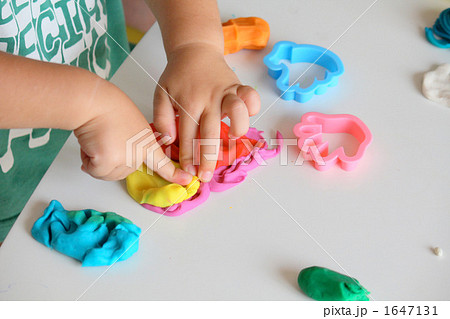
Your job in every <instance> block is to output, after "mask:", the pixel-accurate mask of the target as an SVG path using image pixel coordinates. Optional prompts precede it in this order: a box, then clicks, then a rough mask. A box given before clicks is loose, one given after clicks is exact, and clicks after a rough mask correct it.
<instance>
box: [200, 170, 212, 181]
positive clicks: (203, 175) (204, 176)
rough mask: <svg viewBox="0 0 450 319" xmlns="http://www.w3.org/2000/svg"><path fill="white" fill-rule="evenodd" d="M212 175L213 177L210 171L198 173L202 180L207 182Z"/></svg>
mask: <svg viewBox="0 0 450 319" xmlns="http://www.w3.org/2000/svg"><path fill="white" fill-rule="evenodd" d="M212 177H213V174H212V173H211V172H210V171H206V172H200V173H199V174H198V178H200V180H201V181H202V182H205V183H208V182H209V181H210V180H211V178H212Z"/></svg>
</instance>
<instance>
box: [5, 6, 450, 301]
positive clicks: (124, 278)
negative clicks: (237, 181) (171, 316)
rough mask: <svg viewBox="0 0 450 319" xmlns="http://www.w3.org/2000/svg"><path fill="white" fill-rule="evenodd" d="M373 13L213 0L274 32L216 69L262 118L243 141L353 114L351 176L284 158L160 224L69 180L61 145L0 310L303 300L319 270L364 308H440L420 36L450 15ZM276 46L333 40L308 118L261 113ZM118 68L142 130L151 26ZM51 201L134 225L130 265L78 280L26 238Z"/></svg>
mask: <svg viewBox="0 0 450 319" xmlns="http://www.w3.org/2000/svg"><path fill="white" fill-rule="evenodd" d="M372 3H373V2H372V1H369V0H341V1H335V0H317V1H307V0H295V1H289V0H284V1H257V0H247V1H237V0H227V1H220V2H219V6H220V10H221V16H222V20H223V21H226V20H228V19H230V18H233V17H245V16H258V17H261V18H264V19H265V20H267V21H268V22H269V24H270V27H271V38H270V41H269V44H268V46H267V48H266V49H264V50H262V51H241V52H239V53H236V54H232V55H229V56H227V57H226V60H227V62H228V63H229V65H230V66H231V67H232V68H234V70H235V72H236V73H237V74H238V76H239V77H240V79H241V81H242V82H243V83H246V84H249V85H252V86H254V87H256V89H257V90H258V92H259V93H260V95H261V101H262V111H261V113H262V112H264V111H266V110H267V112H266V113H265V114H264V115H263V116H262V117H261V118H260V119H259V120H258V121H257V122H256V124H255V127H257V128H258V129H261V130H264V131H265V136H266V137H267V138H271V137H274V136H275V133H276V130H280V131H281V133H282V134H283V135H284V137H285V138H293V137H294V135H293V133H292V128H293V126H294V124H295V123H297V122H299V121H300V117H301V116H302V115H303V114H304V113H306V112H310V111H318V112H323V113H329V114H333V113H337V114H339V113H348V114H353V115H356V116H358V117H359V118H360V119H362V120H363V121H364V122H365V123H366V124H367V126H368V127H369V128H370V130H371V132H372V134H373V137H374V139H373V143H372V145H371V146H370V147H369V149H368V151H367V153H366V155H365V157H364V158H363V160H362V161H361V162H360V164H359V165H358V167H357V169H355V170H354V171H352V172H345V171H343V170H341V169H340V168H338V167H335V168H332V169H330V170H329V171H327V172H319V171H317V170H315V169H314V168H313V167H312V166H311V165H310V164H308V163H305V164H304V165H302V166H295V165H294V164H293V163H292V161H294V160H295V159H296V156H297V155H298V150H296V148H295V147H293V146H291V147H290V148H289V152H288V153H289V158H288V165H287V166H283V165H281V164H282V163H281V160H280V157H278V158H275V159H272V160H270V161H269V165H268V166H267V167H260V168H257V169H255V170H254V171H252V172H250V173H249V177H248V179H247V180H246V182H245V183H243V184H241V185H239V186H237V187H235V188H233V189H231V190H229V191H227V192H223V193H212V194H211V196H210V198H209V200H208V201H207V202H206V203H204V204H203V205H201V206H200V207H198V208H196V209H194V210H192V211H190V212H188V213H186V214H185V215H183V216H181V217H176V218H173V217H165V216H163V217H162V218H160V215H158V214H156V213H153V212H150V211H148V210H146V209H144V208H142V207H140V206H139V205H138V204H137V203H135V202H134V201H133V200H132V199H131V197H129V196H128V194H127V192H126V190H125V183H124V182H103V181H98V180H95V179H93V178H91V177H89V176H87V175H86V174H84V173H82V172H81V171H80V169H79V167H80V165H81V161H80V159H79V148H78V144H77V142H76V139H75V138H74V137H73V136H72V137H71V138H70V139H69V141H68V142H67V143H66V145H65V146H64V147H63V149H62V151H61V152H60V154H59V155H58V157H57V159H56V160H55V162H54V163H53V165H52V166H51V167H50V169H49V170H48V172H47V174H46V175H45V177H44V178H43V180H42V181H41V183H40V184H39V186H38V188H37V189H36V191H35V192H34V194H33V196H32V197H31V199H30V200H29V202H28V204H27V205H26V207H25V209H24V210H23V212H22V214H21V215H20V217H19V218H18V220H17V222H16V223H15V225H14V227H13V229H12V230H11V232H10V233H9V235H8V237H7V238H6V240H5V242H4V244H3V246H2V247H1V248H0V299H1V300H11V299H12V300H15V299H19V300H30V299H31V300H35V299H37V300H60V299H62V300H75V299H78V298H79V299H80V300H119V299H125V300H161V299H162V300H186V299H187V300H192V299H195V300H204V299H206V300H210V299H212V300H222V299H224V300H309V298H308V297H306V296H305V295H304V294H303V293H302V292H301V291H300V290H299V288H298V286H297V275H298V272H299V271H300V270H301V269H302V268H305V267H309V266H313V265H318V266H323V267H328V268H331V269H334V270H336V271H339V272H344V270H345V271H346V272H347V273H348V274H350V275H351V276H353V277H355V278H357V279H358V280H359V281H360V282H361V283H362V284H363V285H364V286H365V287H366V288H367V289H368V290H370V291H371V292H372V294H371V296H372V298H373V299H374V300H449V299H450V289H449V287H450V258H449V256H450V231H449V228H450V214H449V213H450V196H449V189H450V188H449V186H450V147H449V146H450V144H449V137H450V126H449V123H450V109H448V108H446V107H444V106H441V105H439V104H436V103H434V102H431V101H429V100H427V99H426V98H425V97H424V96H423V95H422V94H421V81H422V76H423V73H424V72H426V71H428V70H430V69H431V68H433V67H434V66H436V65H438V64H442V63H449V62H450V55H449V51H448V50H443V49H438V48H436V47H434V46H432V45H430V44H429V43H428V42H427V41H426V39H425V37H424V30H423V29H424V27H425V26H432V25H433V23H434V21H435V19H436V18H437V17H438V15H439V13H440V12H441V11H442V10H444V9H445V8H447V7H449V5H450V2H449V1H446V0H416V1H402V0H379V1H378V2H377V3H375V4H374V5H373V7H371V8H370V9H369V10H368V11H367V12H366V13H365V14H364V15H363V16H361V17H360V15H361V14H362V13H363V12H364V11H365V10H366V9H367V8H369V6H370V5H371V4H372ZM358 17H360V19H359V20H358V21H357V22H356V23H354V22H355V20H357V19H358ZM353 23H354V24H353ZM352 24H353V25H352ZM350 26H351V27H350ZM349 27H350V28H349ZM348 28H349V29H348ZM347 29H348V30H347ZM346 30H347V31H346ZM337 39H339V40H337ZM280 40H290V41H294V42H297V43H310V44H316V45H320V46H323V47H329V46H330V45H331V44H333V43H334V42H335V41H336V40H337V41H336V42H335V44H334V45H333V46H332V48H331V50H332V51H334V52H335V53H336V54H338V55H339V56H340V57H341V59H342V61H343V63H344V65H345V73H344V75H343V76H342V77H341V78H340V81H339V84H338V86H337V87H336V88H332V89H330V90H329V91H328V92H327V93H326V94H325V95H322V96H316V97H314V98H313V99H312V100H311V101H309V102H308V103H305V104H299V103H296V102H293V101H290V102H288V101H284V100H278V101H276V102H275V103H274V104H273V102H274V101H275V100H276V99H277V97H278V93H277V91H276V89H275V84H274V81H273V79H271V78H270V77H269V76H268V75H267V70H266V67H265V66H264V64H263V62H262V59H263V57H264V56H265V55H266V54H268V53H269V52H270V50H271V48H272V46H273V45H274V44H275V43H276V42H278V41H280ZM131 56H132V58H133V59H131V58H129V59H127V61H125V63H124V64H123V66H122V67H121V68H120V70H119V71H118V72H117V74H116V75H115V77H114V79H113V82H114V83H115V84H117V85H118V86H119V87H120V88H122V89H123V90H124V91H125V92H126V93H127V94H128V95H129V96H130V97H131V98H132V99H133V100H134V101H135V102H136V104H137V105H138V106H139V107H140V109H141V110H142V111H143V113H144V114H145V115H146V116H147V118H148V120H149V121H151V120H152V118H151V117H152V115H151V114H152V95H153V90H154V88H155V85H156V84H155V82H154V81H153V80H152V79H151V78H150V77H149V76H148V75H147V73H148V74H149V75H151V76H152V77H153V78H154V79H158V78H159V75H160V74H161V72H162V71H163V69H164V66H165V56H164V51H163V47H162V41H161V36H160V34H159V28H158V26H154V27H153V28H152V29H151V30H150V31H149V32H148V33H147V35H146V36H145V37H144V39H143V40H142V41H141V43H140V44H139V45H138V46H137V47H136V49H135V50H134V51H133V52H132V55H131ZM136 61H137V62H138V63H139V65H140V66H138V64H137V63H136ZM141 67H142V68H143V69H144V70H145V72H144V71H143V69H142V68H141ZM211 71H212V72H213V70H211ZM294 75H295V74H294ZM271 104H273V105H272V106H271V107H270V108H269V106H270V105H271ZM255 119H256V118H255ZM255 119H253V120H251V122H252V123H253V122H254V121H255ZM258 184H259V185H260V186H262V187H263V188H264V189H265V191H266V192H267V193H268V194H270V195H268V194H267V193H266V192H265V191H264V190H263V189H262V188H261V187H260V186H259V185H258ZM52 199H58V200H59V201H61V203H62V204H63V205H64V206H65V208H67V209H69V210H78V209H84V208H93V209H96V210H99V211H115V212H117V213H119V214H121V215H123V216H125V217H127V218H129V219H131V220H132V221H133V222H134V223H135V224H137V225H138V226H140V227H141V228H142V230H143V236H142V238H141V240H140V244H139V245H140V248H139V251H138V252H137V253H136V254H135V255H134V256H132V257H131V258H130V259H128V260H127V261H123V262H119V263H117V264H115V265H114V266H113V267H111V268H109V269H108V267H94V268H85V267H81V265H80V263H79V262H78V261H76V260H73V259H71V258H69V257H66V256H64V255H62V254H60V253H58V252H56V251H52V250H50V249H48V248H46V247H45V246H43V245H42V244H40V243H38V242H37V241H35V240H34V239H33V238H32V237H31V234H30V229H31V227H32V225H33V223H34V221H35V220H36V219H37V218H38V217H40V216H41V215H42V213H43V210H44V208H45V207H46V206H47V205H48V203H49V201H50V200H52ZM277 203H278V204H277ZM289 215H290V216H289ZM294 220H295V221H296V222H294ZM434 246H440V247H441V248H442V249H443V251H444V256H443V257H437V256H435V255H434V254H433V252H432V250H431V248H432V247H434ZM100 276H101V277H100Z"/></svg>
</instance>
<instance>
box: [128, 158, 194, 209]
mask: <svg viewBox="0 0 450 319" xmlns="http://www.w3.org/2000/svg"><path fill="white" fill-rule="evenodd" d="M174 164H175V166H177V167H180V165H179V164H178V163H175V162H174ZM199 187H200V181H199V180H198V178H197V177H194V178H193V179H192V181H191V182H190V183H189V184H188V185H187V186H182V185H179V184H175V183H170V182H168V181H166V180H165V179H163V178H162V177H160V176H159V175H158V174H156V173H151V174H148V173H147V166H145V164H143V165H142V168H141V169H139V170H137V171H135V172H133V173H131V174H130V175H128V177H127V190H128V193H129V194H130V195H131V197H133V199H134V200H135V201H137V202H138V203H139V204H149V205H152V206H156V207H169V206H172V205H174V204H178V203H181V202H182V201H184V200H186V199H188V198H191V197H192V196H194V195H195V193H197V190H198V188H199Z"/></svg>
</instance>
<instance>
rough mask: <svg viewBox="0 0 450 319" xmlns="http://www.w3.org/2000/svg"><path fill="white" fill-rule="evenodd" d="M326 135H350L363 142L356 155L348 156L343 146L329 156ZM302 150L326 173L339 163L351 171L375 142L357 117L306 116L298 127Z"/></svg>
mask: <svg viewBox="0 0 450 319" xmlns="http://www.w3.org/2000/svg"><path fill="white" fill-rule="evenodd" d="M322 133H348V134H351V135H353V136H354V137H355V138H356V139H357V140H358V142H359V143H360V145H359V147H358V150H357V152H356V154H355V155H353V156H347V155H346V154H345V152H344V148H343V147H342V146H341V147H339V148H337V149H336V150H335V151H333V152H332V153H331V154H328V142H326V141H325V142H324V141H322ZM294 134H295V136H297V137H298V138H299V139H298V143H297V144H298V147H299V148H300V151H301V154H302V156H303V157H304V158H305V159H312V160H313V161H314V167H315V168H316V169H317V170H319V171H325V170H328V169H329V168H331V167H332V166H334V165H337V164H339V165H340V166H341V168H342V169H343V170H345V171H351V170H353V169H355V168H356V165H357V164H358V162H359V161H360V160H361V158H362V157H363V155H364V152H365V151H366V149H367V147H368V146H369V145H370V143H371V142H372V133H370V131H369V129H368V127H367V126H366V125H365V124H364V123H363V122H362V121H361V120H360V119H359V118H357V117H356V116H353V115H350V114H331V115H328V114H322V113H317V112H310V113H306V114H304V115H303V116H302V118H301V121H300V123H298V124H296V125H295V126H294Z"/></svg>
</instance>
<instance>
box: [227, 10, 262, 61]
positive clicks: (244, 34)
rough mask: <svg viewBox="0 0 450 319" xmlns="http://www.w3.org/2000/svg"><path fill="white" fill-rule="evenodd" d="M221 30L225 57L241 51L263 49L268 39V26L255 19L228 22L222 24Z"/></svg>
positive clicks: (239, 19)
mask: <svg viewBox="0 0 450 319" xmlns="http://www.w3.org/2000/svg"><path fill="white" fill-rule="evenodd" d="M222 30H223V36H224V40H225V50H224V54H225V55H226V54H230V53H235V52H238V51H240V50H242V49H251V50H261V49H264V48H265V47H266V45H267V42H268V41H269V37H270V27H269V24H268V23H267V22H266V21H265V20H263V19H261V18H256V17H248V18H237V19H231V20H228V21H227V22H224V23H222Z"/></svg>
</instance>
